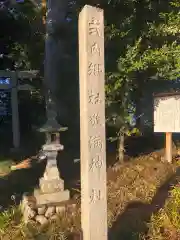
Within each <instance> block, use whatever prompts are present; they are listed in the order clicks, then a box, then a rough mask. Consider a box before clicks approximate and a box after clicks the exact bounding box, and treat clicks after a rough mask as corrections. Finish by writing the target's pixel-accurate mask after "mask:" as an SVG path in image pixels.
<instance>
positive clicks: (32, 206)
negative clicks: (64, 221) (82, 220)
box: [21, 190, 76, 225]
mask: <svg viewBox="0 0 180 240" xmlns="http://www.w3.org/2000/svg"><path fill="white" fill-rule="evenodd" d="M51 195H53V198H50V196H51ZM68 197H69V191H67V190H66V191H63V192H58V193H57V194H40V192H38V191H36V196H34V195H28V194H26V195H24V196H23V199H22V202H21V210H22V213H23V219H24V222H25V223H26V224H28V223H29V222H32V221H33V222H35V223H39V224H41V225H44V224H46V223H48V221H49V220H53V221H54V220H57V219H58V217H59V216H60V215H61V216H62V215H63V214H64V212H66V211H67V212H68V213H70V214H72V216H73V215H74V214H75V213H76V203H73V202H71V201H65V200H67V199H68ZM63 200H64V201H65V202H61V201H63ZM49 201H53V202H50V204H49ZM55 202H57V204H55ZM37 203H40V204H39V206H38V204H37ZM43 203H48V204H43Z"/></svg>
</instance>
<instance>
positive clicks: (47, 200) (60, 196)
mask: <svg viewBox="0 0 180 240" xmlns="http://www.w3.org/2000/svg"><path fill="white" fill-rule="evenodd" d="M34 196H35V198H36V205H37V206H38V207H40V206H43V205H47V206H48V205H51V206H52V205H58V204H59V203H61V202H64V201H68V200H69V199H70V192H69V190H65V191H61V192H55V193H45V194H43V193H40V192H39V193H38V192H37V191H36V192H35V193H34Z"/></svg>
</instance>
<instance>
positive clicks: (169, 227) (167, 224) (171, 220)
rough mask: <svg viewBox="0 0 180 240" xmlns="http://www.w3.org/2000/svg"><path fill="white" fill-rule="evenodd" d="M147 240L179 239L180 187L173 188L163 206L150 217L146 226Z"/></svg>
mask: <svg viewBox="0 0 180 240" xmlns="http://www.w3.org/2000/svg"><path fill="white" fill-rule="evenodd" d="M148 227H149V231H148V234H147V237H146V238H145V239H148V240H178V239H180V187H179V186H175V187H173V189H172V190H171V192H170V196H169V198H168V199H167V201H166V204H165V206H164V207H163V208H162V209H160V210H159V211H158V213H157V214H155V215H152V217H151V221H150V223H149V224H148Z"/></svg>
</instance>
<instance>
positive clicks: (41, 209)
mask: <svg viewBox="0 0 180 240" xmlns="http://www.w3.org/2000/svg"><path fill="white" fill-rule="evenodd" d="M46 210H47V207H46V206H42V207H39V208H38V214H39V215H44V214H45V212H46Z"/></svg>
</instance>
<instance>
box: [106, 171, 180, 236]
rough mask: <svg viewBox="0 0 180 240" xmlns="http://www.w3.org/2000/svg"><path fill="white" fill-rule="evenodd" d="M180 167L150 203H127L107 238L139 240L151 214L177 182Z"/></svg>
mask: <svg viewBox="0 0 180 240" xmlns="http://www.w3.org/2000/svg"><path fill="white" fill-rule="evenodd" d="M179 176H180V169H178V170H177V171H176V173H175V174H174V175H173V176H171V177H170V178H169V179H168V180H167V181H166V182H165V183H164V184H163V185H162V186H161V187H160V188H159V189H158V191H157V193H156V195H155V196H154V198H153V199H152V202H151V204H145V203H143V202H141V201H134V202H131V203H129V205H128V206H127V207H126V209H125V210H124V212H123V213H122V214H121V215H120V216H119V217H118V218H117V220H116V222H115V223H114V224H113V226H112V228H111V229H109V240H139V239H141V238H140V236H141V234H146V232H147V230H148V229H147V223H148V222H149V221H150V218H151V216H152V214H155V213H156V212H157V211H159V210H160V209H161V208H162V207H163V206H164V204H165V201H166V199H167V198H168V195H169V191H170V189H171V187H172V186H173V185H175V184H177V182H178V177H179Z"/></svg>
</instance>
